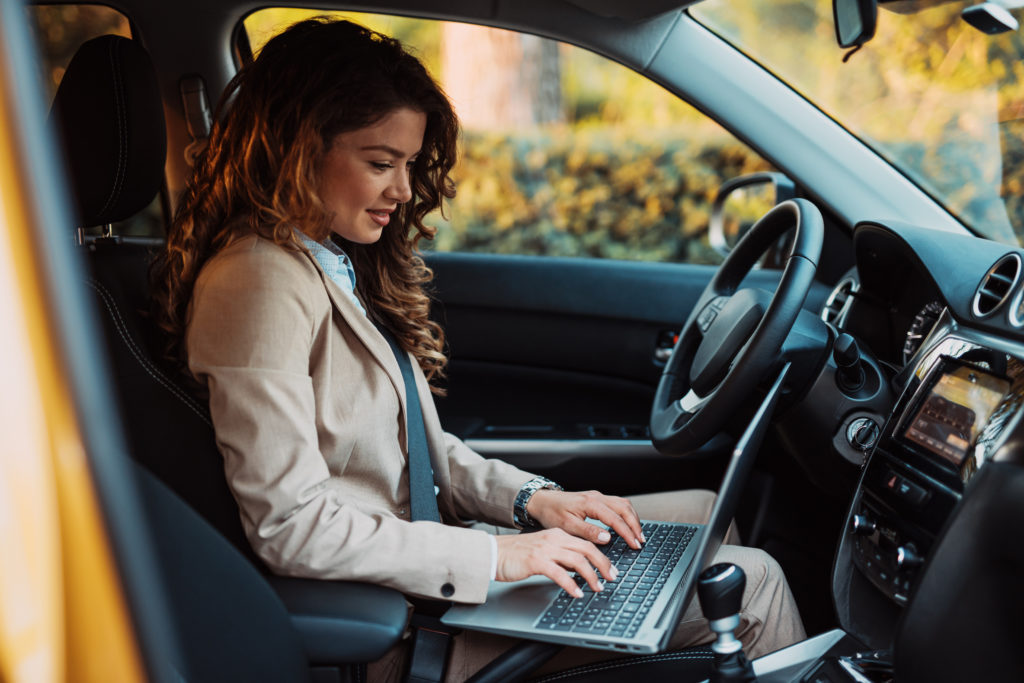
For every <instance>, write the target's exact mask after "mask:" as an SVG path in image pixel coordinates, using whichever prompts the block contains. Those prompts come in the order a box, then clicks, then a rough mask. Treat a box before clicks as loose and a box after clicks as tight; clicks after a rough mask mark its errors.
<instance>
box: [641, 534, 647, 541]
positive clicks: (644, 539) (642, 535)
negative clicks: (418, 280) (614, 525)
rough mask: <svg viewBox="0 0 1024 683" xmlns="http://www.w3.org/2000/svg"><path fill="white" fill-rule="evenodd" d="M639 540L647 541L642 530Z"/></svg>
mask: <svg viewBox="0 0 1024 683" xmlns="http://www.w3.org/2000/svg"><path fill="white" fill-rule="evenodd" d="M640 542H641V543H647V537H646V536H644V532H642V531H641V532H640Z"/></svg>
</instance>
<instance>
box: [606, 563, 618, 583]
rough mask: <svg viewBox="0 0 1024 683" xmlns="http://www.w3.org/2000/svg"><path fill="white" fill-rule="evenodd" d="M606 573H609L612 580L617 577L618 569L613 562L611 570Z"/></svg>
mask: <svg viewBox="0 0 1024 683" xmlns="http://www.w3.org/2000/svg"><path fill="white" fill-rule="evenodd" d="M608 573H609V574H610V575H611V578H612V581H614V580H615V579H617V578H619V570H618V569H617V568H616V567H615V565H614V564H613V565H612V570H611V571H610V572H608Z"/></svg>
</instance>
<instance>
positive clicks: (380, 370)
mask: <svg viewBox="0 0 1024 683" xmlns="http://www.w3.org/2000/svg"><path fill="white" fill-rule="evenodd" d="M185 342H186V348H187V352H188V358H189V368H190V369H191V371H192V373H193V374H194V375H195V377H196V378H197V379H198V380H199V381H200V382H202V383H203V384H205V385H206V387H207V389H208V391H209V396H210V412H211V414H212V417H213V423H214V427H215V431H216V435H217V444H218V446H219V448H220V451H221V454H222V455H223V457H224V469H225V473H226V475H227V480H228V483H229V485H230V487H231V490H232V492H233V493H234V496H235V499H236V500H237V501H238V505H239V508H240V510H241V517H242V525H243V526H244V528H245V531H246V534H247V535H248V538H249V541H250V543H252V546H253V548H254V549H255V550H256V552H257V553H258V554H259V556H260V557H261V558H262V559H263V560H264V561H265V562H266V563H267V564H268V566H269V567H270V568H271V569H272V570H273V571H275V572H277V573H280V574H288V575H294V576H306V577H314V578H324V579H350V580H356V581H368V582H372V583H377V584H382V585H385V586H391V587H393V588H397V589H398V590H401V591H403V592H405V593H408V594H412V595H417V596H423V597H429V598H437V599H442V598H446V599H450V600H456V601H459V602H469V603H478V602H483V601H484V598H485V597H486V593H487V585H488V582H489V580H490V566H491V540H490V539H489V538H488V537H487V534H486V533H484V532H483V531H479V530H474V529H469V528H466V527H465V526H464V524H463V522H462V521H461V520H478V521H485V522H489V523H492V524H498V525H503V526H512V504H513V501H514V499H515V496H516V493H517V492H518V491H519V489H520V487H521V486H522V485H523V484H524V483H525V482H526V481H528V480H529V479H530V478H531V476H532V475H530V474H528V473H526V472H523V471H521V470H519V469H516V468H515V467H512V466H511V465H508V464H507V463H504V462H501V461H498V460H486V459H484V458H482V457H481V456H479V455H477V454H476V453H474V452H473V451H472V450H470V449H469V448H468V447H467V446H466V445H465V444H463V443H462V442H461V441H459V440H458V439H457V438H455V437H454V436H452V435H450V434H447V433H445V432H443V431H442V430H441V425H440V422H439V421H438V417H437V411H436V409H435V407H434V402H433V399H432V398H431V394H430V391H429V389H428V387H427V382H426V380H425V378H424V376H423V374H422V372H420V370H419V367H418V366H417V364H416V362H415V360H413V361H412V365H413V368H414V371H415V375H416V384H417V388H418V390H419V398H420V403H421V404H422V407H423V415H424V420H425V422H426V433H427V440H428V442H429V443H430V449H431V454H432V457H433V467H434V476H435V480H436V483H437V485H438V486H439V487H440V493H439V495H438V506H439V508H440V511H441V517H442V519H443V521H444V522H445V523H444V524H436V523H433V522H410V521H409V480H408V468H407V467H406V459H407V451H406V435H405V384H404V382H403V381H402V375H401V370H400V369H399V367H398V363H397V362H396V361H395V357H394V354H393V353H392V352H391V349H390V347H389V346H388V344H387V342H386V341H385V340H384V338H383V337H382V336H381V334H380V333H379V332H378V331H377V329H376V328H375V327H374V325H373V324H372V323H371V322H370V321H369V320H368V319H367V318H366V316H365V315H363V314H362V313H361V312H360V311H359V310H358V309H357V308H356V307H355V305H354V304H353V303H352V302H351V300H350V299H349V298H348V297H347V296H346V295H345V293H344V292H343V291H342V290H341V289H340V288H339V287H338V286H337V285H336V284H335V283H334V282H333V281H331V280H330V278H328V277H327V276H326V275H325V274H324V273H323V271H322V270H321V268H320V266H319V264H317V263H316V260H315V259H314V258H313V257H312V256H311V255H310V254H309V253H307V252H305V251H289V250H287V249H284V248H282V247H279V246H277V245H275V244H274V243H272V242H270V241H268V240H265V239H262V238H258V237H256V236H251V237H247V238H244V239H242V240H239V241H238V242H235V243H234V244H232V245H231V246H229V247H228V248H226V249H224V250H222V251H221V252H220V253H218V254H217V255H216V256H214V257H213V258H212V259H211V260H210V261H209V262H208V263H207V264H206V266H204V267H203V269H202V272H201V273H200V275H199V278H198V280H197V282H196V286H195V291H194V292H193V296H192V304H191V310H190V322H189V325H188V329H187V332H186V339H185Z"/></svg>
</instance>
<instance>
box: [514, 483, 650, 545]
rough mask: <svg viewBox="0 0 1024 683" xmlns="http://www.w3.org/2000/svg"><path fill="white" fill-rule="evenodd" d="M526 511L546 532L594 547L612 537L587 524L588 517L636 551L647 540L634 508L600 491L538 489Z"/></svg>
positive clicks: (601, 529)
mask: <svg viewBox="0 0 1024 683" xmlns="http://www.w3.org/2000/svg"><path fill="white" fill-rule="evenodd" d="M526 511H527V512H528V513H530V516H531V517H533V518H534V519H535V520H537V521H538V522H540V524H541V525H542V526H544V527H545V528H548V529H550V528H559V529H562V530H563V531H566V532H568V533H570V534H572V535H573V536H579V537H580V538H585V539H587V540H588V541H590V542H591V543H595V544H597V545H604V544H605V543H607V542H608V541H609V540H611V534H609V533H608V531H607V530H606V529H604V528H602V527H599V526H597V525H595V524H591V523H590V522H588V521H586V520H587V518H588V517H589V518H590V519H596V520H599V521H601V522H603V523H605V524H607V525H608V526H609V527H611V528H612V529H613V530H614V531H615V533H617V534H618V535H619V536H622V538H623V539H625V541H626V543H627V544H628V545H629V547H631V548H634V549H639V548H640V545H641V543H642V542H643V541H645V540H646V539H645V538H644V535H643V531H642V530H641V528H640V518H639V517H638V516H637V514H636V510H634V509H633V504H632V503H630V502H629V501H628V500H626V499H625V498H619V497H617V496H606V495H604V494H603V493H600V492H599V491H555V490H552V489H541V490H540V491H537V492H536V493H534V494H533V497H531V498H530V502H529V503H527V506H526Z"/></svg>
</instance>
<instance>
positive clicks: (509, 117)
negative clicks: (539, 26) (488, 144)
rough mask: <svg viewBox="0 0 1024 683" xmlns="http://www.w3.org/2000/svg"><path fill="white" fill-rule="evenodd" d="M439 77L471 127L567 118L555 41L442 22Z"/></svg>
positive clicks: (464, 122) (512, 126) (502, 126)
mask: <svg viewBox="0 0 1024 683" xmlns="http://www.w3.org/2000/svg"><path fill="white" fill-rule="evenodd" d="M441 35H442V39H441V78H442V80H443V81H444V85H445V88H446V90H447V92H448V95H449V97H451V98H452V101H453V102H454V103H455V109H456V111H457V112H458V114H459V118H460V119H461V121H462V125H463V126H464V127H465V128H467V129H469V130H514V129H516V128H521V127H524V126H533V125H537V124H547V123H561V122H563V121H564V120H565V110H564V106H563V104H562V88H561V83H562V77H561V69H560V65H559V57H558V43H556V42H554V41H551V40H545V39H543V38H538V37H537V36H531V35H526V34H520V33H514V32H512V31H503V30H500V29H493V28H487V27H484V26H473V25H470V24H455V23H445V24H444V25H443V27H442V31H441Z"/></svg>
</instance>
